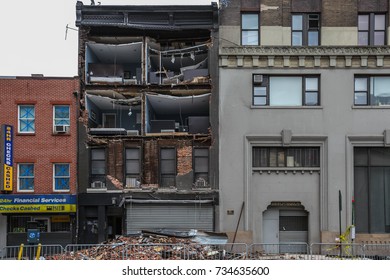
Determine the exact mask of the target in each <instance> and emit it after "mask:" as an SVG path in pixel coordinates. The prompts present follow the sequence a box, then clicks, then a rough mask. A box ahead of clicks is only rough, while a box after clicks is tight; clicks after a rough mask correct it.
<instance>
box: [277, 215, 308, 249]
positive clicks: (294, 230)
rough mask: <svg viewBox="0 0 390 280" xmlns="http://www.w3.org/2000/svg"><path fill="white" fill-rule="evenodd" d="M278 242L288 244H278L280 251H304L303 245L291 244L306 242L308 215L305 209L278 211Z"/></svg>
mask: <svg viewBox="0 0 390 280" xmlns="http://www.w3.org/2000/svg"><path fill="white" fill-rule="evenodd" d="M279 242H280V243H281V244H282V243H286V244H290V245H289V246H280V253H297V252H305V251H306V247H305V246H304V245H297V246H291V244H294V243H307V242H308V216H307V212H305V211H294V210H290V211H282V210H281V211H280V212H279Z"/></svg>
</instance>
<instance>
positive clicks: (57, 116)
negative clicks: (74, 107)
mask: <svg viewBox="0 0 390 280" xmlns="http://www.w3.org/2000/svg"><path fill="white" fill-rule="evenodd" d="M53 124H54V132H68V131H69V129H68V128H69V126H70V110H69V105H55V106H54V122H53Z"/></svg>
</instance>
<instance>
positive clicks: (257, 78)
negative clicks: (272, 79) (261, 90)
mask: <svg viewBox="0 0 390 280" xmlns="http://www.w3.org/2000/svg"><path fill="white" fill-rule="evenodd" d="M253 82H254V83H255V84H261V83H262V82H263V75H260V74H255V75H253Z"/></svg>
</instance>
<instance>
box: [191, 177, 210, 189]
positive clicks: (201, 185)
mask: <svg viewBox="0 0 390 280" xmlns="http://www.w3.org/2000/svg"><path fill="white" fill-rule="evenodd" d="M194 187H195V188H200V189H204V188H208V187H209V186H208V183H207V181H206V180H205V179H203V178H198V179H196V182H195V184H194Z"/></svg>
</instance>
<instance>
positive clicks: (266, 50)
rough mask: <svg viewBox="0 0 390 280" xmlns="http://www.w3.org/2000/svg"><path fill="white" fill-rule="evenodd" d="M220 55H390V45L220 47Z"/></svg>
mask: <svg viewBox="0 0 390 280" xmlns="http://www.w3.org/2000/svg"><path fill="white" fill-rule="evenodd" d="M219 55H220V56H230V55H233V56H235V55H240V56H242V55H243V56H251V55H256V56H261V55H263V56H312V55H313V56H337V55H340V56H354V55H359V56H361V55H367V56H369V55H380V56H386V55H390V46H380V47H366V46H364V47H359V46H339V47H338V46H320V47H289V46H270V47H267V46H241V47H221V48H220V52H219Z"/></svg>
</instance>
